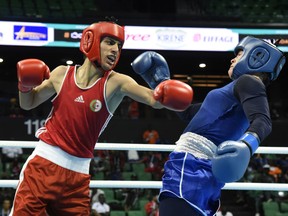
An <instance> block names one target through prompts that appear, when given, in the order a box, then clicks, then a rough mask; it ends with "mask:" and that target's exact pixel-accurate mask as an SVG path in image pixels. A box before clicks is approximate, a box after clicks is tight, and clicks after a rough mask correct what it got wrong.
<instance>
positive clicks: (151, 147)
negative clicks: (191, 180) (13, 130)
mask: <svg viewBox="0 0 288 216" xmlns="http://www.w3.org/2000/svg"><path fill="white" fill-rule="evenodd" d="M37 143H38V141H16V140H12V141H11V140H9V141H8V140H2V141H0V148H1V147H21V148H35V146H36V144H37ZM174 148H175V145H172V144H138V143H97V145H96V146H95V149H97V150H119V151H120V150H137V151H165V152H169V151H173V149H174ZM256 153H260V154H288V148H287V147H266V146H260V147H259V148H258V149H257V150H256Z"/></svg>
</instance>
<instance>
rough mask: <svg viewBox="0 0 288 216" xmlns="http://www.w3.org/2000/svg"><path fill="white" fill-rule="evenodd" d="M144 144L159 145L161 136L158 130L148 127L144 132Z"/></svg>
mask: <svg viewBox="0 0 288 216" xmlns="http://www.w3.org/2000/svg"><path fill="white" fill-rule="evenodd" d="M142 138H143V142H144V143H148V144H155V143H159V141H160V136H159V133H158V131H157V130H155V129H152V126H151V125H148V127H147V129H146V130H145V131H144V132H143V135H142Z"/></svg>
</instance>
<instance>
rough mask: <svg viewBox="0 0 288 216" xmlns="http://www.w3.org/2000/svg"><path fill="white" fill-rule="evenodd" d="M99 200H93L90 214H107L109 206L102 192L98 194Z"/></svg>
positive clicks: (95, 215)
mask: <svg viewBox="0 0 288 216" xmlns="http://www.w3.org/2000/svg"><path fill="white" fill-rule="evenodd" d="M98 199H99V202H95V203H94V204H93V205H92V216H109V215H110V206H109V205H108V204H107V203H106V198H105V195H104V194H99V196H98Z"/></svg>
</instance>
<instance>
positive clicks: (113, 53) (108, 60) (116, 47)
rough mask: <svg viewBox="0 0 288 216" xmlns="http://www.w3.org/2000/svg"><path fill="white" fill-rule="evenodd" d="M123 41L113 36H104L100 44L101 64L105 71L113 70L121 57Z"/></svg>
mask: <svg viewBox="0 0 288 216" xmlns="http://www.w3.org/2000/svg"><path fill="white" fill-rule="evenodd" d="M121 48H122V43H121V42H120V41H118V40H116V39H114V38H112V37H104V38H103V40H102V41H101V44H100V50H101V51H100V52H101V66H102V68H103V69H104V70H105V71H108V70H111V69H112V68H113V67H114V65H115V64H116V61H117V59H118V58H119V55H120V51H121Z"/></svg>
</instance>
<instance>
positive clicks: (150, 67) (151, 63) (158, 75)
mask: <svg viewBox="0 0 288 216" xmlns="http://www.w3.org/2000/svg"><path fill="white" fill-rule="evenodd" d="M131 66H132V68H133V70H134V71H135V72H136V73H137V74H139V75H140V76H141V77H142V78H143V79H144V80H145V81H146V83H147V84H148V85H149V86H150V88H152V89H155V88H156V86H157V85H158V84H160V83H161V82H162V81H164V80H169V79H170V71H169V67H168V64H167V62H166V60H165V58H164V57H163V56H161V55H160V54H159V53H156V52H153V51H147V52H144V53H142V54H141V55H139V56H138V57H137V58H136V59H135V60H134V61H133V62H132V63H131Z"/></svg>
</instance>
